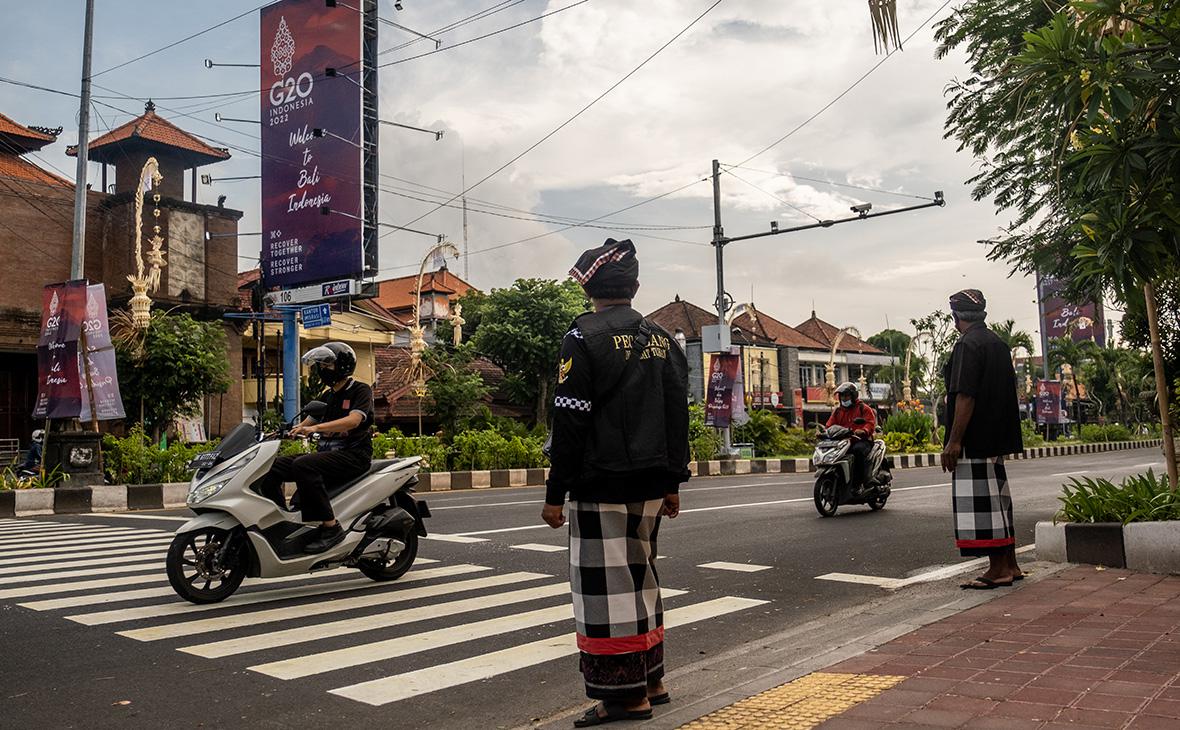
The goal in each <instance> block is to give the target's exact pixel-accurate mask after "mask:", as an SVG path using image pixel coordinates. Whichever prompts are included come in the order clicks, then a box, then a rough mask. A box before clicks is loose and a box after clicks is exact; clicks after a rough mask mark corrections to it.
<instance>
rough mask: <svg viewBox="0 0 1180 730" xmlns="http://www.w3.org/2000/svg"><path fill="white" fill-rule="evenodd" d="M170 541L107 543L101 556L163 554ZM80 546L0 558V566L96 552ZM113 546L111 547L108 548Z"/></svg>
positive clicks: (46, 561)
mask: <svg viewBox="0 0 1180 730" xmlns="http://www.w3.org/2000/svg"><path fill="white" fill-rule="evenodd" d="M170 542H172V538H170V537H169V538H162V539H160V540H152V541H150V542H146V543H127V544H126V545H117V546H116V545H107V546H106V547H104V548H103V551H102V553H101V554H102V555H103V556H113V555H132V554H134V555H164V554H165V553H167V552H168V543H170ZM81 548H82V546H81V545H77V546H75V547H73V548H68V549H67V548H53V549H51V550H38V551H36V552H34V553H31V554H29V555H26V556H24V557H21V558H8V559H4V560H0V566H5V565H22V566H39V565H41V564H43V563H51V562H53V561H55V560H69V559H71V558H93V557H94V556H95V555H97V554H99V553H96V552H95V551H94V550H81ZM108 548H113V549H108ZM69 550H81V551H80V552H69Z"/></svg>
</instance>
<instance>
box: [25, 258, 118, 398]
mask: <svg viewBox="0 0 1180 730" xmlns="http://www.w3.org/2000/svg"><path fill="white" fill-rule="evenodd" d="M83 343H85V347H84V348H83V346H82V345H83ZM37 379H38V388H37V401H36V404H35V405H34V407H33V417H34V418H80V419H81V420H83V421H91V420H96V419H97V420H100V421H107V420H111V419H115V418H123V416H124V413H123V401H122V398H121V397H120V395H119V380H118V375H117V374H116V372H115V351H114V349H113V347H112V344H111V332H110V325H109V323H108V320H107V303H106V289H105V287H103V285H102V284H94V285H92V286H88V285H87V282H86V281H85V280H78V281H69V282H66V283H64V284H50V285H49V286H46V287H45V289H44V294H43V297H42V312H41V338H40V340H39V344H38V345H37ZM88 382H89V384H90V387H89V388H88V386H87V383H88ZM91 389H93V391H94V395H93V398H92V397H91V394H90V390H91ZM92 400H93V402H94V410H93V412H92V411H91V408H90V403H91V401H92Z"/></svg>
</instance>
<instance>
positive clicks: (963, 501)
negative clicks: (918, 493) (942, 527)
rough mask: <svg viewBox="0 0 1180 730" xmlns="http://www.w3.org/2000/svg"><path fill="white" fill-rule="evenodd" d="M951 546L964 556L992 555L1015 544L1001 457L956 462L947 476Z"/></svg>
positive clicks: (1010, 503)
mask: <svg viewBox="0 0 1180 730" xmlns="http://www.w3.org/2000/svg"><path fill="white" fill-rule="evenodd" d="M951 495H952V500H953V503H954V513H955V545H956V546H957V547H958V548H959V552H960V553H961V554H962V555H964V556H968V555H969V556H979V555H995V554H996V553H1000V552H1003V551H1005V550H1007V549H1009V548H1011V547H1012V546H1013V545H1015V544H1016V529H1015V527H1014V524H1013V521H1012V495H1011V494H1010V493H1009V491H1008V473H1007V471H1006V470H1005V469H1004V457H1002V456H997V457H994V458H988V459H968V458H963V459H959V463H958V464H957V465H956V466H955V471H954V473H952V474H951Z"/></svg>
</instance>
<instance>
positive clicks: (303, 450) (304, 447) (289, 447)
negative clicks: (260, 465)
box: [279, 439, 315, 456]
mask: <svg viewBox="0 0 1180 730" xmlns="http://www.w3.org/2000/svg"><path fill="white" fill-rule="evenodd" d="M313 451H315V447H314V446H312V444H311V443H310V442H308V441H304V440H303V439H283V443H282V444H281V445H280V446H279V456H299V455H300V454H310V453H311V452H313Z"/></svg>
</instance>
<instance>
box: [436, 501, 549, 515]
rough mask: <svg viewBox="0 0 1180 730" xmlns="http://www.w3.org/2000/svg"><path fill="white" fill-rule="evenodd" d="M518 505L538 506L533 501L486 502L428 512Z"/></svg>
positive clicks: (456, 505)
mask: <svg viewBox="0 0 1180 730" xmlns="http://www.w3.org/2000/svg"><path fill="white" fill-rule="evenodd" d="M520 504H538V502H537V500H535V499H524V500H521V501H519V502H488V503H485V504H455V505H450V506H447V505H443V506H442V507H431V508H430V511H431V512H438V511H440V510H444V509H476V508H477V507H511V506H514V505H520Z"/></svg>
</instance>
